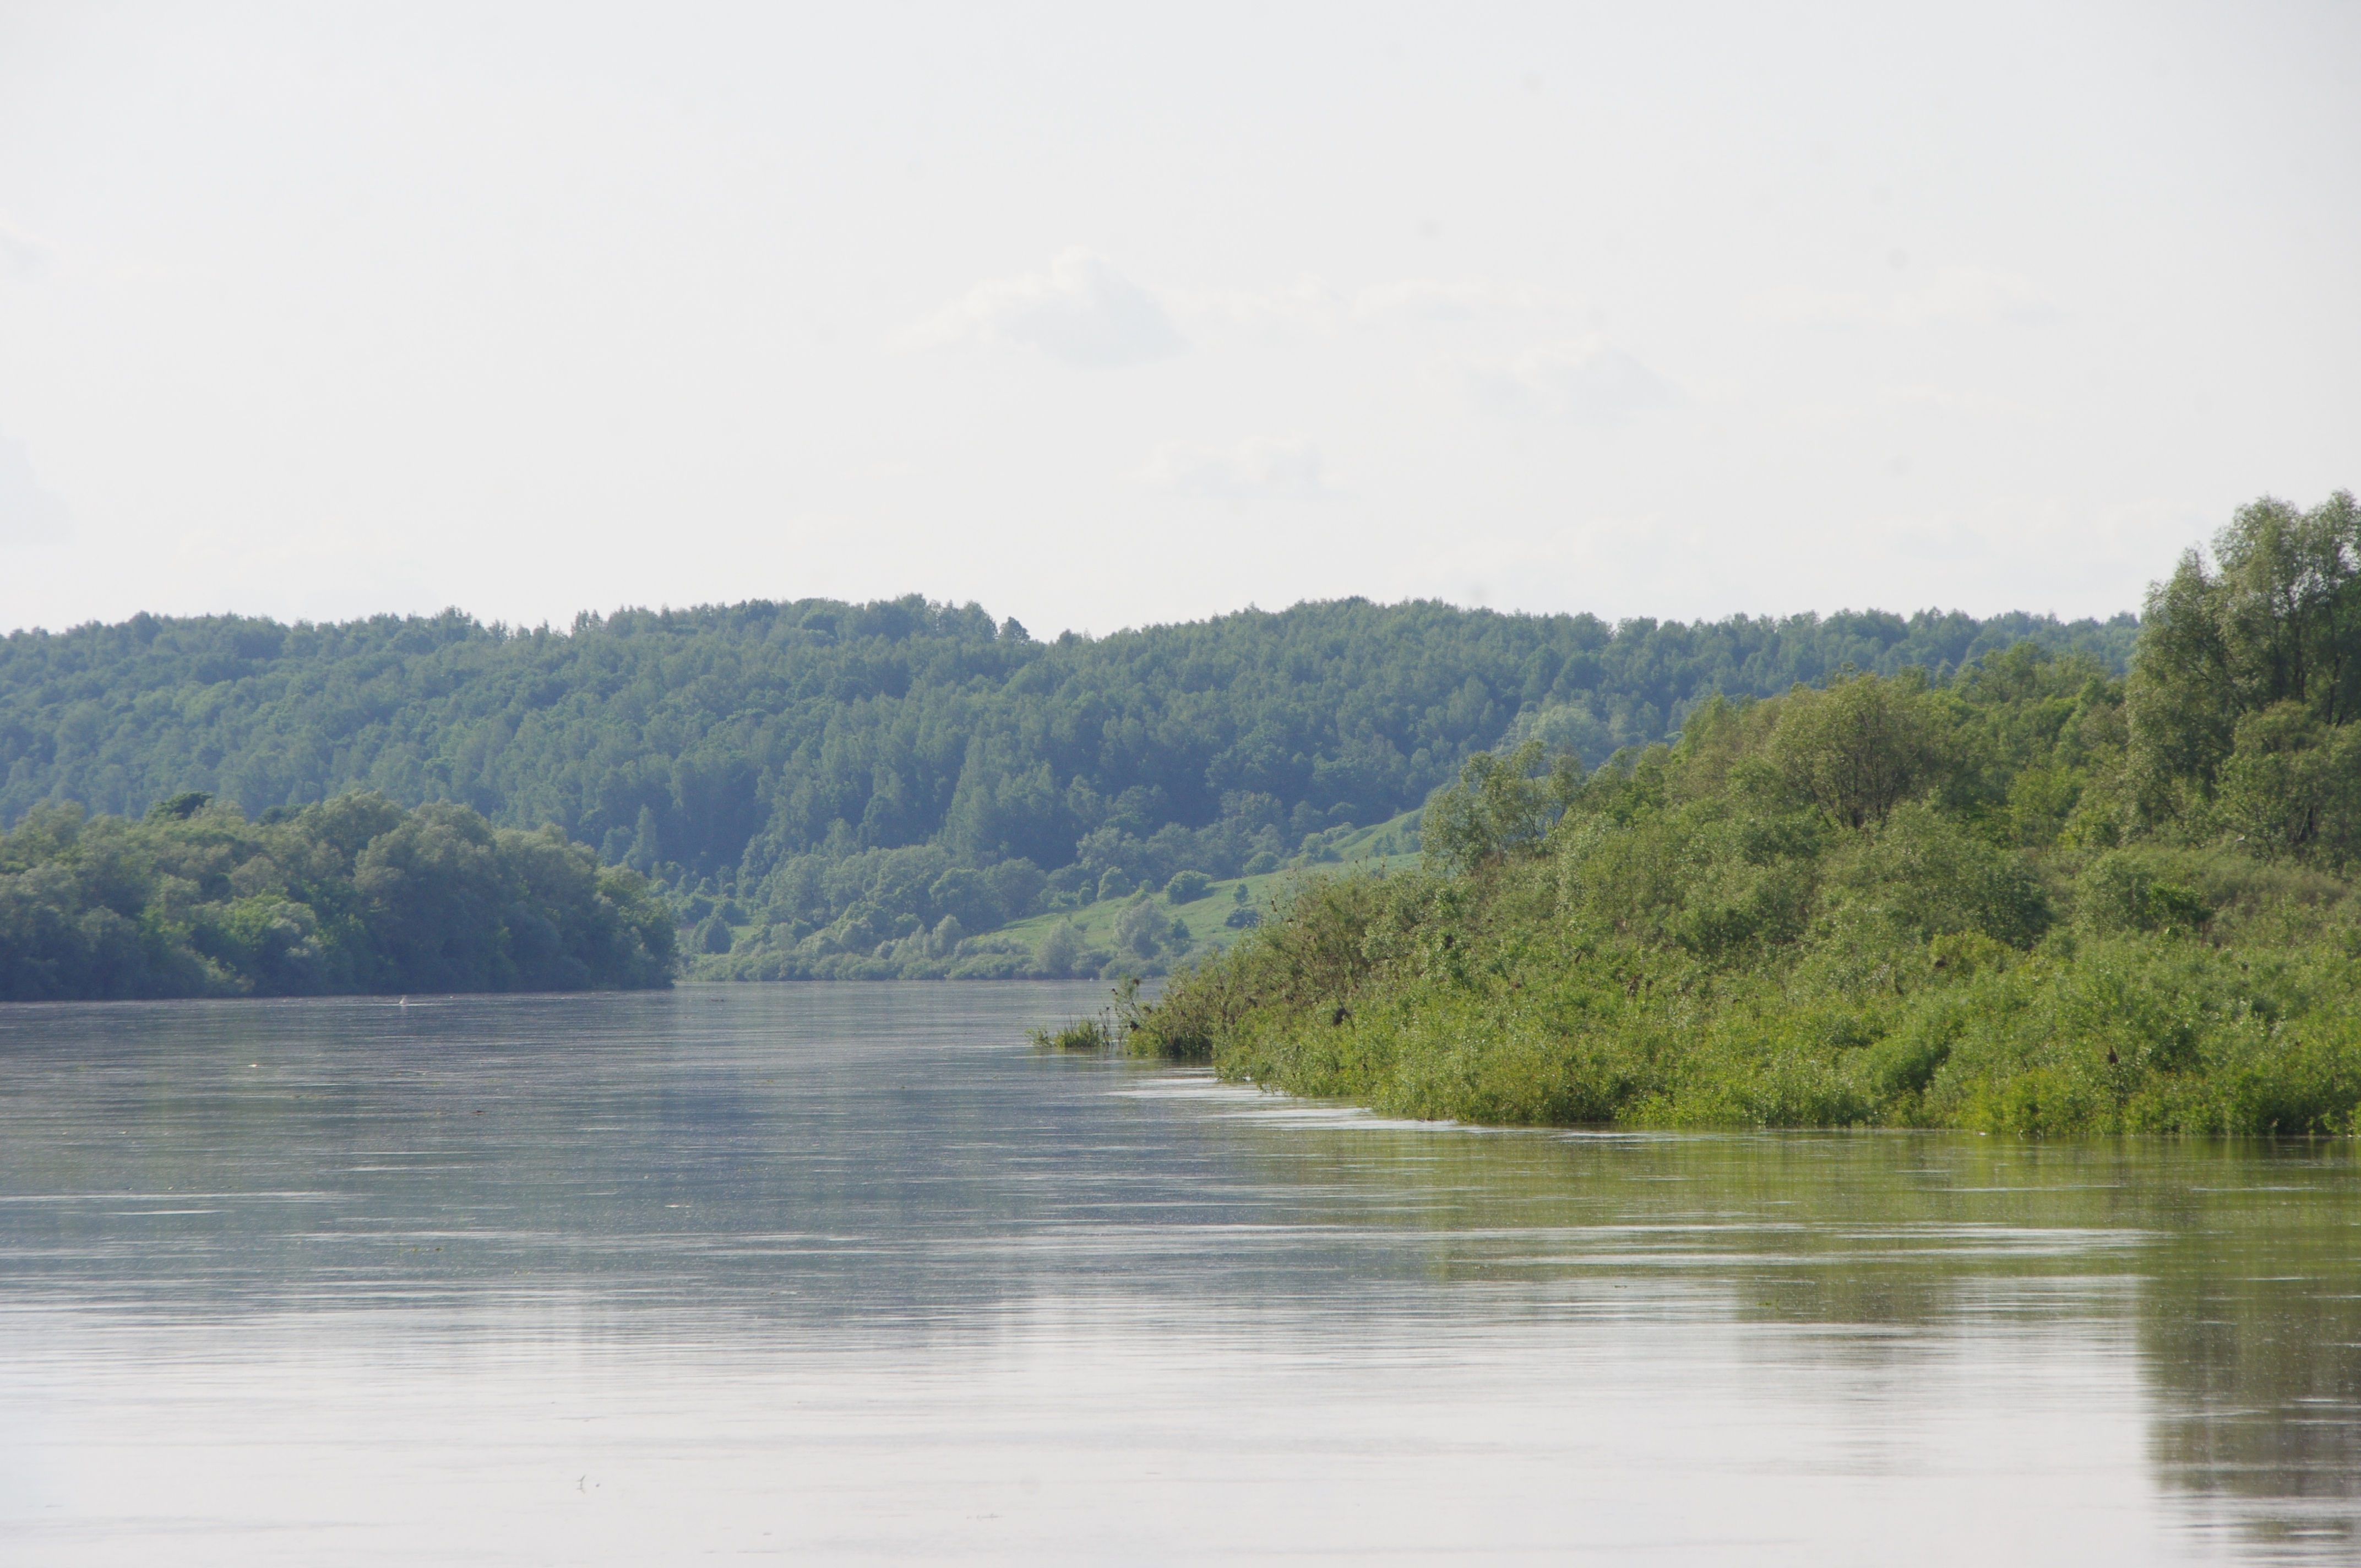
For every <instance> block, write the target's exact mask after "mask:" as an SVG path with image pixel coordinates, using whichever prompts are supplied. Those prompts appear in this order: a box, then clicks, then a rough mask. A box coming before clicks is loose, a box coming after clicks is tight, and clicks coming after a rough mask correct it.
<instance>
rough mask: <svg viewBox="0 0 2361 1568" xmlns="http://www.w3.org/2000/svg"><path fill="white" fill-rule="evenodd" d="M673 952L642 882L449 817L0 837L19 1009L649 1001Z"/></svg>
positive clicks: (318, 810) (114, 828) (66, 824)
mask: <svg viewBox="0 0 2361 1568" xmlns="http://www.w3.org/2000/svg"><path fill="white" fill-rule="evenodd" d="M724 929H725V935H726V927H725V928H724ZM674 967H675V928H674V923H673V918H672V916H671V913H670V911H668V910H667V909H666V908H665V907H664V905H663V904H662V902H661V901H659V900H658V899H656V898H655V897H654V896H653V894H652V893H651V891H650V889H649V888H648V887H647V885H646V883H644V882H643V881H642V879H641V878H640V877H639V876H638V875H636V874H635V873H633V872H630V871H626V870H622V869H620V868H603V869H602V868H601V867H600V866H599V864H598V859H597V857H596V856H595V855H593V854H592V853H591V852H590V850H588V848H587V847H586V846H583V845H580V844H576V843H573V842H570V841H569V840H568V839H566V836H565V835H564V833H562V832H561V831H559V830H558V829H556V828H544V829H542V830H541V831H539V832H533V833H527V832H522V831H519V830H517V829H515V828H493V827H492V826H491V825H490V824H489V823H488V822H486V821H485V820H484V819H483V817H480V816H478V814H477V813H476V812H474V811H472V810H470V809H469V808H468V807H467V806H457V805H454V804H451V803H448V802H441V803H434V804H430V805H427V806H420V807H418V808H417V809H416V810H414V811H409V812H405V811H403V810H402V809H401V807H399V806H395V805H394V804H393V803H392V802H390V801H389V800H386V799H385V798H384V797H383V796H380V795H341V796H338V797H337V798H335V799H334V800H331V801H328V802H325V803H324V804H322V805H320V806H313V807H310V808H308V809H305V810H302V811H296V812H292V813H284V814H280V816H279V817H277V819H276V820H273V821H269V822H262V823H257V822H249V821H247V818H246V816H245V814H244V813H243V812H241V811H240V810H239V809H238V808H237V807H236V806H234V805H228V804H223V803H219V802H214V801H211V800H209V799H207V798H205V797H203V796H194V795H192V796H181V797H176V798H175V799H173V800H170V801H167V802H164V803H161V804H159V806H157V807H156V808H155V809H153V810H151V811H150V812H149V813H148V816H147V817H145V818H144V819H142V820H140V821H137V822H126V821H124V820H122V819H120V818H117V817H94V818H89V819H85V818H84V817H83V816H82V811H81V810H80V808H79V807H74V806H64V807H56V806H38V807H36V808H34V809H33V810H32V811H30V812H28V813H27V814H26V816H25V817H23V818H22V819H21V820H20V821H19V822H18V823H17V825H16V828H15V830H14V831H12V832H9V833H6V834H5V835H0V999H5V1000H11V1001H40V1000H54V999H66V998H82V997H151V996H199V995H312V994H320V993H324V992H412V991H415V992H472V991H578V990H584V989H587V988H590V987H594V986H598V987H642V986H657V985H664V984H667V983H669V982H670V981H671V978H672V973H673V970H674Z"/></svg>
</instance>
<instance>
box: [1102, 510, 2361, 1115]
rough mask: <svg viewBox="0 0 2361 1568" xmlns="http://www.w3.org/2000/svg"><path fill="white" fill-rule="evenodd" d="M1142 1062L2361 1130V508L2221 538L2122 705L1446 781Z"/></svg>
mask: <svg viewBox="0 0 2361 1568" xmlns="http://www.w3.org/2000/svg"><path fill="white" fill-rule="evenodd" d="M1423 829H1424V832H1423V844H1424V860H1423V864H1422V866H1421V868H1420V869H1418V870H1417V871H1416V872H1413V873H1412V874H1409V875H1396V876H1390V877H1387V878H1384V879H1378V878H1373V877H1341V878H1331V879H1327V880H1324V881H1312V882H1309V883H1305V884H1303V885H1302V886H1301V888H1300V890H1299V891H1298V892H1297V894H1295V896H1294V897H1293V898H1292V899H1291V900H1290V901H1289V902H1288V903H1287V904H1286V905H1285V907H1284V909H1283V910H1282V911H1281V913H1280V917H1279V918H1277V919H1272V920H1267V921H1265V922H1264V923H1262V924H1261V925H1259V926H1257V927H1254V928H1253V929H1251V930H1249V931H1248V932H1246V934H1245V936H1244V937H1243V938H1242V939H1241V940H1239V941H1238V942H1237V943H1235V945H1233V946H1232V947H1230V948H1228V949H1227V950H1226V951H1224V952H1223V953H1221V954H1219V955H1217V956H1214V957H1212V958H1210V959H1207V960H1206V961H1205V962H1203V963H1202V964H1201V965H1199V966H1198V967H1197V968H1195V969H1194V970H1191V971H1189V972H1186V973H1184V974H1183V975H1182V976H1181V977H1180V979H1178V980H1177V981H1174V983H1173V984H1172V985H1171V986H1170V988H1169V989H1168V990H1167V991H1166V992H1165V993H1164V995H1163V997H1162V998H1161V999H1160V1000H1159V1001H1158V1002H1157V1003H1154V1004H1153V1005H1148V1006H1134V1007H1133V1008H1132V1010H1131V1014H1130V1017H1129V1020H1128V1021H1129V1023H1130V1024H1131V1025H1132V1026H1133V1028H1134V1029H1135V1030H1136V1034H1135V1036H1134V1039H1135V1043H1136V1044H1137V1045H1138V1046H1139V1047H1141V1048H1144V1049H1148V1050H1153V1051H1160V1052H1165V1053H1168V1054H1172V1055H1176V1056H1183V1057H1197V1058H1207V1057H1209V1058H1211V1059H1212V1060H1213V1062H1214V1063H1215V1064H1216V1065H1217V1066H1218V1067H1219V1068H1220V1069H1221V1070H1222V1071H1223V1072H1224V1073H1226V1074H1229V1075H1232V1076H1235V1077H1239V1078H1244V1079H1249V1080H1255V1081H1257V1082H1261V1083H1265V1084H1268V1085H1271V1086H1274V1087H1282V1088H1286V1089H1290V1090H1295V1091H1303V1092H1310V1093H1315V1094H1327V1095H1340V1096H1345V1097H1349V1098H1353V1099H1356V1100H1360V1101H1362V1102H1367V1103H1370V1104H1374V1105H1377V1106H1379V1107H1382V1108H1384V1109H1387V1110H1389V1111H1393V1112H1398V1113H1411V1114H1416V1115H1425V1116H1449V1117H1459V1118H1465V1119H1468V1120H1474V1121H1485V1122H1506V1123H1551V1124H1572V1123H1598V1122H1610V1123H1611V1122H1620V1123H1631V1124H1890V1125H1947V1126H1970V1127H1978V1128H1984V1129H1987V1130H2009V1131H2017V1132H2042V1131H2075V1130H2124V1131H2137V1130H2184V1131H2205V1132H2246V1133H2280V1134H2287V1133H2310V1132H2334V1133H2343V1134H2350V1133H2352V1132H2354V1131H2356V1107H2361V964H2356V959H2361V906H2357V905H2356V900H2355V898H2354V896H2353V894H2354V882H2353V877H2354V875H2355V872H2356V867H2357V866H2361V508H2356V505H2355V502H2354V499H2353V498H2352V497H2351V496H2350V495H2348V494H2344V493H2339V494H2338V495H2336V496H2334V497H2333V498H2331V499H2330V500H2328V501H2327V502H2325V503H2323V505H2321V506H2319V507H2317V508H2314V509H2312V510H2309V511H2304V510H2298V509H2296V508H2294V507H2291V506H2289V505H2286V504H2284V503H2281V502H2278V501H2272V500H2268V499H2267V500H2264V501H2259V502H2257V503H2256V504H2254V505H2252V506H2250V507H2247V508H2246V509H2244V510H2241V511H2240V512H2239V513H2238V514H2237V516H2236V517H2235V520H2234V521H2232V523H2231V524H2230V526H2229V527H2228V528H2226V529H2225V530H2224V532H2223V533H2222V534H2221V535H2220V537H2219V538H2218V539H2217V540H2216V542H2215V544H2214V550H2213V561H2212V563H2211V564H2209V563H2208V562H2207V561H2206V560H2205V559H2204V558H2202V556H2200V555H2197V554H2191V555H2190V556H2188V557H2187V558H2185V559H2184V560H2183V561H2182V562H2181V563H2180V566H2179V568H2178V570H2176V571H2175V572H2174V574H2173V575H2172V576H2171V577H2170V578H2169V580H2167V581H2166V582H2164V583H2161V584H2159V585H2158V587H2156V588H2155V589H2154V590H2153V592H2152V593H2151V595H2150V597H2149V600H2148V604H2147V614H2146V616H2145V617H2144V620H2143V624H2142V629H2141V632H2140V641H2139V646H2138V651H2137V654H2136V660H2135V662H2134V663H2133V666H2132V668H2131V670H2130V672H2129V674H2128V676H2127V678H2122V679H2118V678H2115V677H2114V675H2113V674H2111V673H2110V672H2109V671H2108V670H2107V669H2106V668H2105V667H2104V666H2103V664H2102V663H2100V662H2099V661H2098V660H2097V659H2094V658H2092V657H2091V656H2090V655H2089V654H2087V653H2082V652H2066V653H2064V654H2058V653H2054V652H2050V651H2048V650H2046V649H2043V648H2041V647H2038V646H2036V645H2033V644H2031V643H2026V644H2023V645H2020V646H2018V647H2015V648H2013V649H2010V650H2008V651H2006V652H1999V653H1994V654H1990V655H1987V656H1985V657H1983V658H1982V659H1981V660H1978V661H1975V662H1973V663H1970V664H1968V665H1966V666H1964V667H1962V668H1960V669H1958V670H1957V671H1955V672H1953V673H1951V674H1949V675H1948V676H1944V675H1941V674H1931V673H1927V672H1921V671H1915V670H1905V671H1903V672H1900V673H1897V674H1891V675H1879V674H1869V673H1853V672H1842V673H1839V674H1837V675H1836V676H1834V677H1832V678H1830V679H1829V680H1828V681H1827V682H1825V683H1823V684H1822V685H1819V686H1817V687H1812V686H1798V687H1796V688H1795V689H1794V690H1792V691H1789V692H1787V693H1784V694H1782V695H1778V696H1770V697H1766V698H1763V699H1761V700H1756V701H1746V700H1730V699H1728V698H1716V699H1714V700H1711V701H1709V702H1708V703H1706V704H1705V705H1703V706H1701V707H1697V708H1695V709H1693V710H1692V711H1691V712H1690V713H1689V714H1688V715H1687V716H1686V722H1685V723H1684V725H1683V729H1682V733H1681V735H1680V737H1679V738H1678V740H1676V741H1675V742H1673V743H1670V744H1660V745H1654V746H1651V747H1648V748H1645V749H1643V750H1641V751H1626V752H1623V753H1620V754H1619V755H1618V756H1617V757H1616V758H1614V759H1613V760H1612V761H1611V762H1609V764H1608V765H1607V766H1605V767H1602V768H1598V769H1596V770H1587V769H1585V768H1584V767H1583V766H1581V765H1580V764H1579V763H1578V762H1577V761H1576V759H1575V758H1573V757H1572V756H1571V755H1569V754H1567V753H1565V752H1564V751H1555V752H1554V751H1552V749H1551V748H1550V747H1549V746H1548V745H1546V744H1545V743H1543V742H1542V741H1540V740H1535V741H1532V742H1530V743H1528V744H1526V745H1524V746H1523V747H1521V748H1520V749H1518V750H1516V751H1510V752H1508V753H1506V754H1497V753H1495V754H1486V755H1481V756H1478V757H1476V758H1474V759H1472V760H1470V761H1469V762H1466V764H1464V765H1463V767H1462V769H1461V772H1460V775H1459V778H1458V780H1457V782H1456V783H1455V784H1454V785H1453V786H1452V787H1450V788H1449V789H1447V790H1445V791H1444V792H1442V793H1441V794H1439V795H1437V796H1436V797H1435V798H1434V799H1433V801H1432V802H1430V804H1429V805H1428V806H1427V807H1426V810H1425V814H1424V818H1423Z"/></svg>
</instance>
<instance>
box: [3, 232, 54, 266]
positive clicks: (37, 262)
mask: <svg viewBox="0 0 2361 1568" xmlns="http://www.w3.org/2000/svg"><path fill="white" fill-rule="evenodd" d="M48 266H49V247H48V246H45V245H43V244H42V243H41V242H40V241H39V240H37V239H35V238H33V237H32V236H30V235H28V234H26V233H25V232H24V231H23V230H21V229H12V228H9V227H8V226H6V225H0V274H4V275H5V276H7V277H10V278H30V277H32V276H33V275H34V274H36V273H38V272H40V271H42V270H43V269H46V268H47V267H48Z"/></svg>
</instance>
